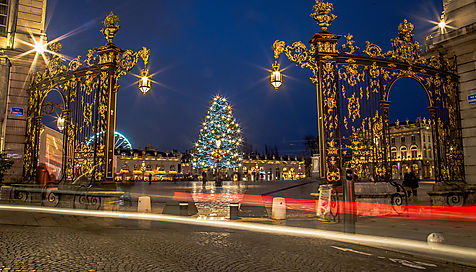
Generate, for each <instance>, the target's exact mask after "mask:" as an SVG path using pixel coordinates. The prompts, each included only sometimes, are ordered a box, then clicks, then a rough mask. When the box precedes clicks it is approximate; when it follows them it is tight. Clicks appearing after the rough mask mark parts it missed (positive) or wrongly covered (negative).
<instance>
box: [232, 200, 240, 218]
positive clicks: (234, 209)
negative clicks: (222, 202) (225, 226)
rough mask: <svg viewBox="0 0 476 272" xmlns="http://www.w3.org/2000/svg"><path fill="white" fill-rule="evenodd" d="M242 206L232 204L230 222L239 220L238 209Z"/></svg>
mask: <svg viewBox="0 0 476 272" xmlns="http://www.w3.org/2000/svg"><path fill="white" fill-rule="evenodd" d="M239 206H240V204H238V203H230V220H236V219H238V208H239Z"/></svg>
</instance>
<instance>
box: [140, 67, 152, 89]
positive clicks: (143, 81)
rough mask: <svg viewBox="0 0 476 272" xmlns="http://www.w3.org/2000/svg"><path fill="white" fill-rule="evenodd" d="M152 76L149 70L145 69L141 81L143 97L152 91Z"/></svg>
mask: <svg viewBox="0 0 476 272" xmlns="http://www.w3.org/2000/svg"><path fill="white" fill-rule="evenodd" d="M150 84H151V80H150V75H149V69H147V68H144V69H142V71H141V76H140V79H139V90H140V91H141V92H142V94H143V95H146V94H147V92H148V91H150Z"/></svg>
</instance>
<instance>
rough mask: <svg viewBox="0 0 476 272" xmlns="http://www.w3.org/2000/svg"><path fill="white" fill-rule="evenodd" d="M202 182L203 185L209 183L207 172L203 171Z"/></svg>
mask: <svg viewBox="0 0 476 272" xmlns="http://www.w3.org/2000/svg"><path fill="white" fill-rule="evenodd" d="M202 183H203V185H205V184H207V172H205V171H203V172H202Z"/></svg>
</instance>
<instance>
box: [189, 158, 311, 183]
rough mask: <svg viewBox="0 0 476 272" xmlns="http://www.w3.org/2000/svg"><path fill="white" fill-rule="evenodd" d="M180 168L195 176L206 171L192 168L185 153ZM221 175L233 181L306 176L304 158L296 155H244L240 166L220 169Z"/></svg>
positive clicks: (286, 178)
mask: <svg viewBox="0 0 476 272" xmlns="http://www.w3.org/2000/svg"><path fill="white" fill-rule="evenodd" d="M181 168H182V173H184V174H191V175H197V176H199V175H201V174H202V172H203V171H205V172H208V170H207V169H204V170H203V169H194V168H193V166H192V164H191V163H190V158H189V156H188V155H187V154H184V155H183V157H182V167H181ZM207 175H208V174H207ZM221 175H222V176H223V177H224V178H225V179H227V180H235V181H236V180H244V181H258V180H267V181H271V180H298V179H302V178H305V177H306V167H305V162H304V160H303V159H299V158H297V157H294V158H291V157H289V156H285V157H283V156H281V157H275V156H272V157H268V156H260V155H244V156H243V162H242V166H240V167H238V168H230V169H222V170H221ZM208 176H209V175H208Z"/></svg>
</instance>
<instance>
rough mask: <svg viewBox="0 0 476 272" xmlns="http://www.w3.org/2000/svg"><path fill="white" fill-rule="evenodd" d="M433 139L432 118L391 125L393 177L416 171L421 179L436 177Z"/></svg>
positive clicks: (400, 176)
mask: <svg viewBox="0 0 476 272" xmlns="http://www.w3.org/2000/svg"><path fill="white" fill-rule="evenodd" d="M433 160H434V154H433V139H432V134H431V126H430V120H427V119H426V118H423V119H421V118H417V120H416V122H410V121H408V120H407V121H406V122H399V121H398V120H397V122H395V123H394V124H391V125H390V163H391V169H392V179H403V176H404V175H405V174H406V173H409V172H414V173H415V174H416V175H417V177H419V178H420V179H432V178H434V176H435V175H434V163H433Z"/></svg>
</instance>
